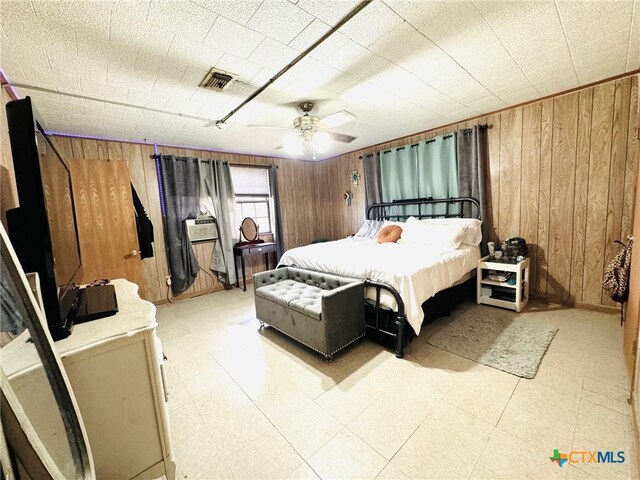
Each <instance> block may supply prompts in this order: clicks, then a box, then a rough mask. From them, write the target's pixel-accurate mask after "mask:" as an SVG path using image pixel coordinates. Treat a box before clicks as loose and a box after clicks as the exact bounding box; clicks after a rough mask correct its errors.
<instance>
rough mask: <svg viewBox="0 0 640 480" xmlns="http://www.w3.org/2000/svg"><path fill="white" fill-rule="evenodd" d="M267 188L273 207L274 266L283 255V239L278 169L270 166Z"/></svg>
mask: <svg viewBox="0 0 640 480" xmlns="http://www.w3.org/2000/svg"><path fill="white" fill-rule="evenodd" d="M269 186H270V190H271V198H272V200H273V201H272V205H273V219H274V222H275V225H273V233H274V236H275V239H274V240H275V242H276V265H277V264H278V262H279V261H280V257H282V254H283V253H284V239H283V236H282V214H281V212H280V193H279V192H278V167H277V166H276V165H271V166H270V167H269Z"/></svg>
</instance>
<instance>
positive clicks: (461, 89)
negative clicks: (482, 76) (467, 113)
mask: <svg viewBox="0 0 640 480" xmlns="http://www.w3.org/2000/svg"><path fill="white" fill-rule="evenodd" d="M447 94H448V95H449V96H450V97H451V98H453V99H454V100H457V101H458V102H460V103H461V104H463V105H469V103H471V102H475V101H477V100H481V99H483V98H486V97H488V96H489V95H490V92H489V91H488V90H487V89H486V88H484V87H483V86H482V85H481V84H480V83H478V81H476V80H471V81H469V82H466V83H463V84H461V85H458V86H457V87H455V88H452V89H450V90H448V91H447Z"/></svg>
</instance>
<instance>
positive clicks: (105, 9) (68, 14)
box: [17, 0, 110, 31]
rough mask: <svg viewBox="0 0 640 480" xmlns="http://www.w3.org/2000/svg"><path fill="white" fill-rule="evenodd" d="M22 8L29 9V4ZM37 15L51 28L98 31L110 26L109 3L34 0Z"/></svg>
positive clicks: (32, 2)
mask: <svg viewBox="0 0 640 480" xmlns="http://www.w3.org/2000/svg"><path fill="white" fill-rule="evenodd" d="M17 3H22V4H23V5H22V8H25V9H28V8H30V6H29V5H28V3H27V2H17ZM31 4H32V5H33V9H34V10H35V12H36V15H37V16H38V17H39V18H40V19H42V20H44V22H45V23H46V24H48V26H49V27H50V28H55V29H66V28H68V29H70V30H72V31H73V30H78V31H83V30H96V29H100V28H101V27H102V26H103V25H108V24H109V15H110V5H109V3H108V2H69V1H65V0H32V1H31Z"/></svg>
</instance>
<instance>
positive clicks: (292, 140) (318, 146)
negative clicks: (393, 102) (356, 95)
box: [249, 101, 356, 159]
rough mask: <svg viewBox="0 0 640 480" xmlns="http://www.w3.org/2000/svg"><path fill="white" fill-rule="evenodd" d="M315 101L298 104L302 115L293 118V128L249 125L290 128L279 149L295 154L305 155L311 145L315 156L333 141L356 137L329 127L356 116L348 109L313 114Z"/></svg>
mask: <svg viewBox="0 0 640 480" xmlns="http://www.w3.org/2000/svg"><path fill="white" fill-rule="evenodd" d="M314 106H315V105H314V103H313V102H310V101H306V102H301V103H299V104H298V109H300V111H301V112H302V115H300V116H299V117H296V118H295V119H294V120H293V129H290V128H284V127H271V126H263V125H249V126H250V127H256V128H271V129H277V130H288V132H289V133H287V134H286V135H285V136H284V138H283V143H284V144H283V145H281V146H280V147H278V148H277V149H281V148H284V149H286V150H287V151H289V152H290V153H292V154H294V155H303V154H304V152H305V148H308V147H311V148H312V150H313V158H314V159H315V156H316V153H325V152H326V151H327V150H328V149H329V148H330V147H331V142H332V141H336V142H343V143H351V142H353V141H354V140H355V139H356V137H353V136H351V135H345V134H343V133H337V132H331V131H329V130H328V129H329V128H335V127H338V126H340V125H344V124H345V123H347V122H350V121H352V120H353V119H354V118H356V117H355V115H353V114H352V113H349V112H347V111H346V110H341V111H339V112H335V113H332V114H331V115H328V116H326V117H324V118H322V119H320V117H317V116H314V115H311V114H310V113H311V111H312V110H313V108H314Z"/></svg>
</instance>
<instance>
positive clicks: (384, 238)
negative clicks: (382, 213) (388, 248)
mask: <svg viewBox="0 0 640 480" xmlns="http://www.w3.org/2000/svg"><path fill="white" fill-rule="evenodd" d="M401 235H402V227H399V226H398V225H387V226H386V227H383V228H382V230H380V233H378V242H379V243H396V242H397V241H398V240H399V239H400V236H401Z"/></svg>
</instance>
